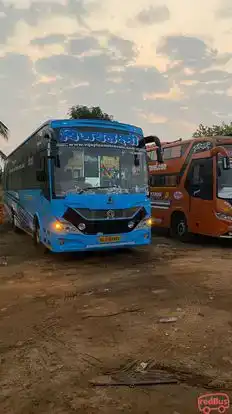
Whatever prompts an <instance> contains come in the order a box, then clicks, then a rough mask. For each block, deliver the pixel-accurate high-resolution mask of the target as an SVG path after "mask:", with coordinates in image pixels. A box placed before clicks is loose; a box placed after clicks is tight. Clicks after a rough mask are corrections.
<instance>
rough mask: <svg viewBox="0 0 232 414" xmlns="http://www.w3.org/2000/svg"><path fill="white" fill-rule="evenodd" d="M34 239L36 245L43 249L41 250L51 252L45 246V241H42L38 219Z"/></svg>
mask: <svg viewBox="0 0 232 414" xmlns="http://www.w3.org/2000/svg"><path fill="white" fill-rule="evenodd" d="M33 241H34V245H35V246H36V247H38V248H40V249H41V252H44V253H50V250H49V249H48V248H47V247H46V246H44V245H43V243H41V232H40V226H39V223H38V221H36V223H35V225H34V232H33Z"/></svg>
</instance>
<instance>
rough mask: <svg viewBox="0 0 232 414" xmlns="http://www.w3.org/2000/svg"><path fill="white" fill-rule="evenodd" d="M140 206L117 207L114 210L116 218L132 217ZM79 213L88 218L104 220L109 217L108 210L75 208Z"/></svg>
mask: <svg viewBox="0 0 232 414" xmlns="http://www.w3.org/2000/svg"><path fill="white" fill-rule="evenodd" d="M138 210H139V208H138V207H132V208H126V209H117V210H112V211H113V214H114V219H121V218H131V219H132V217H133V216H134V215H135V213H136V212H138ZM75 211H76V212H77V213H79V214H80V215H81V216H82V217H84V218H85V219H86V220H104V219H107V218H108V215H107V213H108V211H109V209H108V210H90V209H87V208H78V209H75Z"/></svg>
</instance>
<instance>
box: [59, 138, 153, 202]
mask: <svg viewBox="0 0 232 414" xmlns="http://www.w3.org/2000/svg"><path fill="white" fill-rule="evenodd" d="M59 158H60V165H59V168H58V167H54V192H55V196H56V197H60V196H62V197H64V196H66V195H67V194H68V193H70V192H71V193H79V194H80V193H82V194H84V193H86V194H87V193H89V192H95V193H96V192H103V193H104V192H105V193H106V192H109V191H113V192H123V193H144V192H145V191H147V186H148V171H147V162H146V151H145V150H144V149H139V150H138V149H129V148H127V149H124V148H119V147H117V148H116V147H113V146H109V147H108V146H107V147H105V146H104V147H94V146H81V147H75V146H74V147H70V146H67V145H64V146H60V148H59Z"/></svg>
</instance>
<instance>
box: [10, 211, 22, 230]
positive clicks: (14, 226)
mask: <svg viewBox="0 0 232 414" xmlns="http://www.w3.org/2000/svg"><path fill="white" fill-rule="evenodd" d="M11 226H12V230H13V231H14V232H15V233H20V232H21V230H20V228H19V227H18V226H17V224H16V218H15V213H14V211H13V210H12V212H11Z"/></svg>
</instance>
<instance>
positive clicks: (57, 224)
mask: <svg viewBox="0 0 232 414" xmlns="http://www.w3.org/2000/svg"><path fill="white" fill-rule="evenodd" d="M51 227H52V230H53V231H54V232H55V233H80V231H79V230H78V229H77V228H76V227H75V226H73V224H71V223H69V222H68V221H66V220H64V219H59V220H56V221H54V222H53V223H52V226H51Z"/></svg>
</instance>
